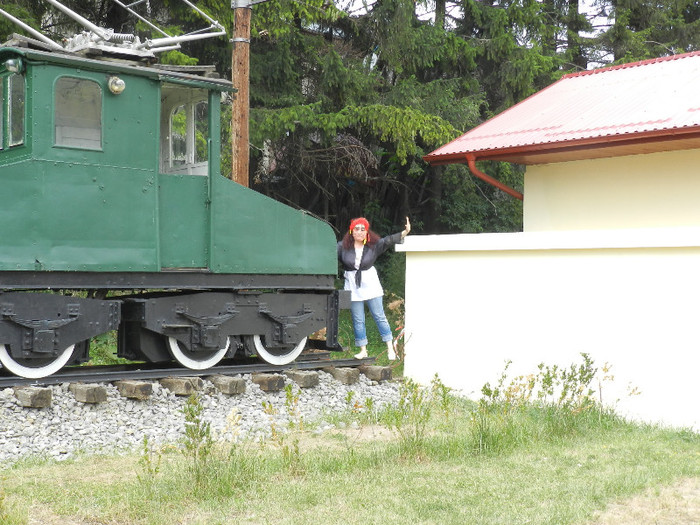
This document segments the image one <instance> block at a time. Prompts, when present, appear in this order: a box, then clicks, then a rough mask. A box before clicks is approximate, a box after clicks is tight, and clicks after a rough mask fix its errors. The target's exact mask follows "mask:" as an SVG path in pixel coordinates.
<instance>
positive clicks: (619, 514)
mask: <svg viewBox="0 0 700 525" xmlns="http://www.w3.org/2000/svg"><path fill="white" fill-rule="evenodd" d="M698 524H700V478H691V479H683V480H681V481H679V482H678V483H676V484H674V485H671V486H670V487H661V488H656V489H651V490H648V491H647V492H645V493H644V494H640V495H638V496H635V497H633V498H630V499H628V500H625V501H622V502H619V503H612V504H610V505H608V507H607V509H606V510H605V511H603V512H602V513H600V514H599V515H598V516H597V517H596V518H595V519H594V520H593V521H591V522H589V523H588V524H587V525H698Z"/></svg>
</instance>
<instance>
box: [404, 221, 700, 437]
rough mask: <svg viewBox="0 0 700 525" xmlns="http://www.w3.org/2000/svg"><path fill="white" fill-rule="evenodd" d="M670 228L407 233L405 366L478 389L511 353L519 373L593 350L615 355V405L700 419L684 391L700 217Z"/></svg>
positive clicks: (654, 417) (648, 417) (565, 363)
mask: <svg viewBox="0 0 700 525" xmlns="http://www.w3.org/2000/svg"><path fill="white" fill-rule="evenodd" d="M672 230H673V231H667V230H664V229H652V230H648V231H635V232H633V235H631V236H630V235H628V232H627V231H624V230H617V231H614V230H606V231H577V232H565V233H562V232H542V233H512V234H508V233H500V234H470V235H439V236H438V235H435V236H421V235H409V236H408V237H407V238H406V241H405V243H404V244H403V245H399V246H397V250H400V251H405V252H406V322H405V327H406V332H405V341H406V343H405V362H404V373H405V375H406V376H407V377H410V378H412V379H414V380H416V381H418V382H419V383H422V384H426V385H427V384H429V383H430V381H431V380H432V378H433V377H434V375H435V374H438V376H439V377H440V379H441V380H442V382H443V383H444V384H446V385H447V386H448V387H450V388H453V389H455V390H457V391H460V392H461V393H462V394H464V395H466V396H468V397H470V398H472V399H478V398H479V397H480V396H481V387H482V386H483V385H484V384H485V383H487V382H489V383H491V385H495V384H496V383H497V382H498V379H499V377H500V375H501V373H502V372H503V370H504V366H505V363H506V361H512V365H511V367H510V370H509V371H510V373H511V374H510V376H509V380H510V379H512V378H513V377H515V376H516V375H521V374H531V373H537V365H538V364H539V363H545V364H549V365H554V364H556V365H558V366H562V367H566V368H568V367H569V365H572V364H580V363H581V362H582V358H581V356H580V354H581V353H582V352H585V353H588V354H589V355H590V356H591V357H592V358H593V360H594V362H595V365H596V366H597V367H599V368H602V367H603V366H604V365H605V364H606V363H607V364H609V365H610V366H612V369H611V374H612V375H613V376H614V377H615V380H614V381H611V382H606V383H605V385H604V387H603V392H602V398H603V402H604V404H605V405H607V406H610V407H612V408H614V409H615V410H616V411H617V412H618V413H619V414H621V415H623V416H625V417H630V418H633V419H639V420H643V421H650V422H657V423H663V424H666V425H670V426H677V427H689V428H693V429H695V430H700V408H698V406H697V403H684V402H683V400H684V399H685V400H687V399H696V398H697V375H698V370H700V331H698V329H697V323H698V321H697V316H698V314H697V308H695V305H696V304H697V302H698V297H700V273H699V272H698V268H700V228H693V229H690V228H688V229H678V230H682V231H675V230H677V229H672ZM603 375H604V374H601V375H600V377H599V379H602V376H603ZM506 383H508V381H507V382H506ZM597 386H598V384H597V382H595V384H594V385H592V387H593V388H597ZM633 391H634V392H636V395H630V394H631V393H632V392H633Z"/></svg>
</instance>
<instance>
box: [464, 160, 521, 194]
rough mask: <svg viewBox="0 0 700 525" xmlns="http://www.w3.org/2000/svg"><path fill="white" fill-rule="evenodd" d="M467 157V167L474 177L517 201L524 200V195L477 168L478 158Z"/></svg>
mask: <svg viewBox="0 0 700 525" xmlns="http://www.w3.org/2000/svg"><path fill="white" fill-rule="evenodd" d="M465 157H466V159H467V165H468V166H469V171H471V172H472V175H474V176H475V177H479V178H480V179H481V180H484V181H486V182H488V183H489V184H491V186H495V187H496V188H498V189H499V190H501V191H504V192H506V193H507V194H508V195H510V196H512V197H515V198H516V199H519V200H523V194H522V193H520V192H519V191H517V190H514V189H513V188H511V187H510V186H507V185H505V184H503V183H502V182H499V181H497V180H496V179H494V178H493V177H490V176H488V175H486V173H484V172H483V171H480V170H479V169H478V168H477V167H476V157H474V155H471V154H468V155H465Z"/></svg>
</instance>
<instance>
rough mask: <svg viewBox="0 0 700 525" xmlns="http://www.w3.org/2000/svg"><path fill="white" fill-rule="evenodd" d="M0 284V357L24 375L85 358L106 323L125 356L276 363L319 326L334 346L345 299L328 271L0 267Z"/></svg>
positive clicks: (193, 364)
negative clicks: (256, 357) (253, 358)
mask: <svg viewBox="0 0 700 525" xmlns="http://www.w3.org/2000/svg"><path fill="white" fill-rule="evenodd" d="M0 290H2V291H0V362H1V363H2V364H3V365H4V368H7V369H8V370H9V371H10V372H12V373H14V374H16V375H21V376H24V377H30V376H36V377H42V376H45V375H50V374H51V373H54V372H55V370H54V369H55V368H56V367H57V366H58V368H62V367H63V366H65V365H67V364H72V363H78V362H82V361H85V360H87V359H88V351H89V340H90V339H91V338H92V337H95V336H98V335H100V334H103V333H106V332H109V331H111V330H117V332H118V355H119V356H120V357H125V358H127V359H131V360H142V361H148V362H165V361H173V360H175V361H178V362H180V364H182V365H184V366H186V367H188V368H195V369H205V368H208V367H210V366H213V365H214V364H216V362H218V361H219V360H221V359H223V358H225V357H234V356H235V355H236V353H238V352H243V353H244V354H245V355H252V354H257V355H259V356H260V357H262V358H263V359H264V360H266V361H268V362H272V363H275V364H278V363H280V364H281V363H283V362H285V360H287V359H291V360H293V359H294V358H295V357H296V355H298V352H300V351H301V347H302V346H303V345H304V344H305V342H306V337H307V336H309V335H310V334H312V333H314V332H317V331H319V330H321V329H323V328H325V329H326V343H325V345H322V346H323V348H326V349H329V350H339V349H340V347H339V345H338V324H337V323H338V313H339V310H340V309H341V308H347V307H348V306H349V298H347V297H346V294H345V292H342V291H337V290H335V288H334V277H333V276H328V275H239V274H236V275H227V274H211V273H206V272H193V271H169V272H159V273H148V272H143V273H116V272H115V273H90V272H0ZM47 372H48V374H47Z"/></svg>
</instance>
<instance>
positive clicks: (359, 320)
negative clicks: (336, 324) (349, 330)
mask: <svg viewBox="0 0 700 525" xmlns="http://www.w3.org/2000/svg"><path fill="white" fill-rule="evenodd" d="M365 304H367V307H368V308H369V313H371V314H372V317H374V322H375V323H377V328H379V335H380V336H381V337H382V341H384V342H385V343H386V342H387V341H391V339H392V334H391V327H390V326H389V321H387V320H386V315H384V304H383V298H382V297H375V298H374V299H369V300H367V301H351V303H350V313H352V326H353V328H354V330H355V346H367V330H366V329H365Z"/></svg>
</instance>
